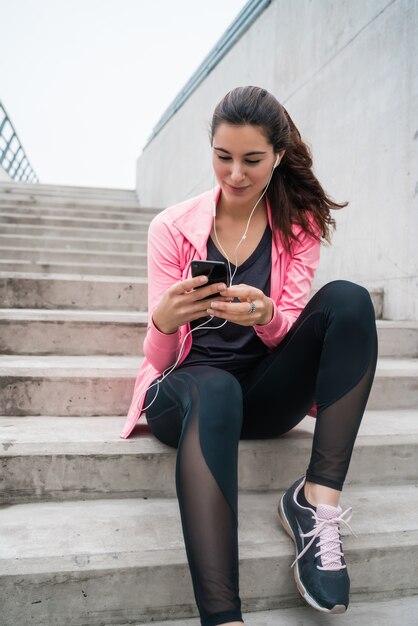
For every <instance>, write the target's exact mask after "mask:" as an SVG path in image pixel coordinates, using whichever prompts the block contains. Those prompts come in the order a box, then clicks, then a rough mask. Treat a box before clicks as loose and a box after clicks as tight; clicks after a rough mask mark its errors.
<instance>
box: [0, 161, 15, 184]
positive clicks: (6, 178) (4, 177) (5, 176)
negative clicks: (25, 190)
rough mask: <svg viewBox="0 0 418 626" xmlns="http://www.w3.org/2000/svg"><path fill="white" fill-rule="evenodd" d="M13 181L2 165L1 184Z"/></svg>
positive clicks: (0, 171)
mask: <svg viewBox="0 0 418 626" xmlns="http://www.w3.org/2000/svg"><path fill="white" fill-rule="evenodd" d="M11 180H12V179H11V178H10V176H9V174H8V173H7V172H6V170H5V169H3V168H2V166H1V165H0V182H3V183H8V182H10V181H11Z"/></svg>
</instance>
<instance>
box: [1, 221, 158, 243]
mask: <svg viewBox="0 0 418 626" xmlns="http://www.w3.org/2000/svg"><path fill="white" fill-rule="evenodd" d="M0 233H3V234H5V235H7V234H8V235H15V236H16V237H20V236H28V235H33V236H35V237H44V236H45V237H51V238H57V237H73V238H74V239H78V238H79V239H85V238H86V237H93V238H94V239H104V240H106V241H109V240H111V241H118V240H123V241H125V240H126V238H127V237H128V238H129V239H131V240H132V239H134V240H135V241H138V242H141V243H145V244H146V243H147V233H146V232H137V231H135V233H134V234H133V235H131V234H130V233H129V232H126V231H124V230H121V231H117V230H114V229H111V228H100V229H97V228H70V227H68V226H62V227H59V226H58V227H56V226H48V225H40V226H39V225H36V224H32V225H30V226H28V225H27V224H4V223H1V222H0Z"/></svg>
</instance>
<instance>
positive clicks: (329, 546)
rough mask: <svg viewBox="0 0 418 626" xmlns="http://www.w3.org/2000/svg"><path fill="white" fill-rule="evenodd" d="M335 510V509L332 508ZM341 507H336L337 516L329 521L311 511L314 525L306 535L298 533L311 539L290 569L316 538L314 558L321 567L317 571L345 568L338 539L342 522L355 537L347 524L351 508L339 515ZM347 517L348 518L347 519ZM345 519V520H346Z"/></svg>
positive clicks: (340, 543)
mask: <svg viewBox="0 0 418 626" xmlns="http://www.w3.org/2000/svg"><path fill="white" fill-rule="evenodd" d="M323 506H324V505H319V506H318V508H320V507H323ZM332 508H336V507H332ZM340 511H341V507H338V509H337V512H338V514H337V515H333V516H332V517H330V518H329V519H325V518H323V517H318V515H317V511H313V516H312V518H313V519H314V520H315V525H314V527H313V529H312V530H310V531H309V532H307V533H300V536H301V537H312V539H311V540H310V542H309V543H308V544H307V545H306V546H305V547H304V549H303V550H302V552H301V553H300V554H299V555H298V556H297V557H296V559H295V560H294V561H293V563H292V565H291V567H293V566H294V564H295V563H296V562H297V561H298V560H299V559H300V557H301V556H303V555H304V554H305V552H306V551H307V550H309V548H310V547H311V545H312V544H313V542H314V541H315V539H316V538H317V537H319V541H318V548H319V550H318V552H316V554H315V556H316V557H317V556H320V557H321V562H322V564H323V565H322V566H321V565H317V567H318V569H321V570H340V569H344V568H345V567H347V566H346V565H343V563H342V561H341V557H342V556H344V554H343V552H342V551H341V546H342V541H341V538H340V532H339V531H340V528H339V525H340V523H341V522H343V523H344V524H345V525H346V526H347V528H348V529H349V530H350V532H351V533H352V534H353V535H354V536H355V537H357V535H356V534H355V532H354V531H353V529H352V528H351V526H350V525H349V524H348V521H349V520H350V519H351V515H352V508H351V507H349V508H348V509H346V510H345V511H344V512H343V513H340ZM347 516H348V517H347ZM346 518H347V519H346Z"/></svg>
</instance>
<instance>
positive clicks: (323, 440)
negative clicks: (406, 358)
mask: <svg viewBox="0 0 418 626" xmlns="http://www.w3.org/2000/svg"><path fill="white" fill-rule="evenodd" d="M377 345H378V344H377V338H376V339H375V340H374V347H373V354H372V358H371V359H370V362H369V365H368V367H367V369H366V372H365V373H364V374H363V375H362V376H361V378H360V380H359V381H358V382H357V383H356V384H355V385H354V386H353V387H352V388H351V389H350V390H349V391H348V392H347V393H345V394H344V395H343V396H342V397H341V398H339V399H338V400H337V401H336V402H333V404H331V405H330V406H328V407H326V408H325V409H323V410H321V411H319V412H318V417H317V423H316V426H315V433H314V439H313V447H312V457H311V461H310V464H309V468H308V471H307V480H312V482H316V483H319V484H322V485H325V486H326V487H331V488H334V489H338V490H341V489H342V487H343V482H344V478H345V476H346V474H347V471H348V466H349V464H350V459H351V455H352V451H353V447H354V442H355V439H356V436H357V432H358V430H359V427H360V423H361V420H362V417H363V413H364V411H365V408H366V405H367V401H368V398H369V394H370V390H371V387H372V384H373V379H374V375H375V371H376V364H377ZM323 476H328V477H331V478H330V479H329V480H328V479H327V480H326V479H324V478H322V477H323ZM333 479H335V480H333Z"/></svg>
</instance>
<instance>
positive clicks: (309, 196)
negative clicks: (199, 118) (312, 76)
mask: <svg viewBox="0 0 418 626" xmlns="http://www.w3.org/2000/svg"><path fill="white" fill-rule="evenodd" d="M222 123H226V124H232V125H235V126H243V125H245V124H251V125H253V126H258V127H259V128H260V130H261V132H262V133H263V134H264V136H265V137H266V139H267V141H268V143H269V144H270V145H271V146H273V151H274V152H275V153H276V154H277V153H278V152H279V151H280V150H283V149H285V150H286V152H285V154H284V155H283V158H282V160H281V161H280V163H279V165H278V166H277V167H276V168H275V169H274V172H273V176H272V178H271V181H270V184H269V186H268V188H267V196H268V199H269V202H270V206H271V212H272V221H273V226H274V228H275V229H277V230H279V231H280V233H281V235H282V236H281V239H282V241H283V245H284V247H285V249H286V251H287V252H288V253H290V254H291V240H292V239H293V240H294V241H298V237H297V236H296V235H295V234H294V233H293V232H292V224H299V225H300V226H301V228H302V230H303V231H304V232H306V233H309V234H310V235H311V236H312V237H314V239H316V241H320V240H321V237H322V238H324V239H325V241H327V242H328V243H331V234H330V226H332V227H333V228H334V230H336V228H337V224H336V222H335V220H334V219H333V218H332V217H331V215H330V210H331V209H342V208H344V207H345V206H347V204H348V202H343V203H341V204H337V203H336V202H334V201H333V200H332V199H331V198H330V197H329V196H327V194H326V193H325V191H324V190H323V188H322V186H321V184H320V183H319V181H318V179H317V178H316V176H315V175H314V174H313V172H312V153H311V151H310V149H309V147H308V146H307V145H306V144H305V143H304V142H303V141H302V138H301V135H300V132H299V130H298V129H297V128H296V126H295V124H294V122H293V120H292V119H291V117H290V115H289V114H288V112H287V111H286V109H285V108H284V106H283V105H282V104H280V102H279V101H278V100H277V99H276V98H275V97H274V96H273V95H272V94H271V93H269V92H268V91H267V90H266V89H262V88H261V87H254V86H251V85H250V86H246V87H236V88H235V89H232V91H229V92H228V93H227V94H226V95H225V96H224V97H223V98H222V100H221V101H220V102H219V103H218V104H217V105H216V108H215V111H214V113H213V116H212V123H211V125H210V129H209V137H210V143H211V146H213V137H214V135H215V132H216V129H217V128H218V126H219V125H220V124H222ZM308 211H310V212H311V216H312V218H313V221H314V222H315V223H316V225H317V231H318V232H320V233H321V236H320V237H319V236H318V235H317V234H316V232H314V230H313V229H312V228H311V224H310V221H309V217H308V215H307V212H308Z"/></svg>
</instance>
